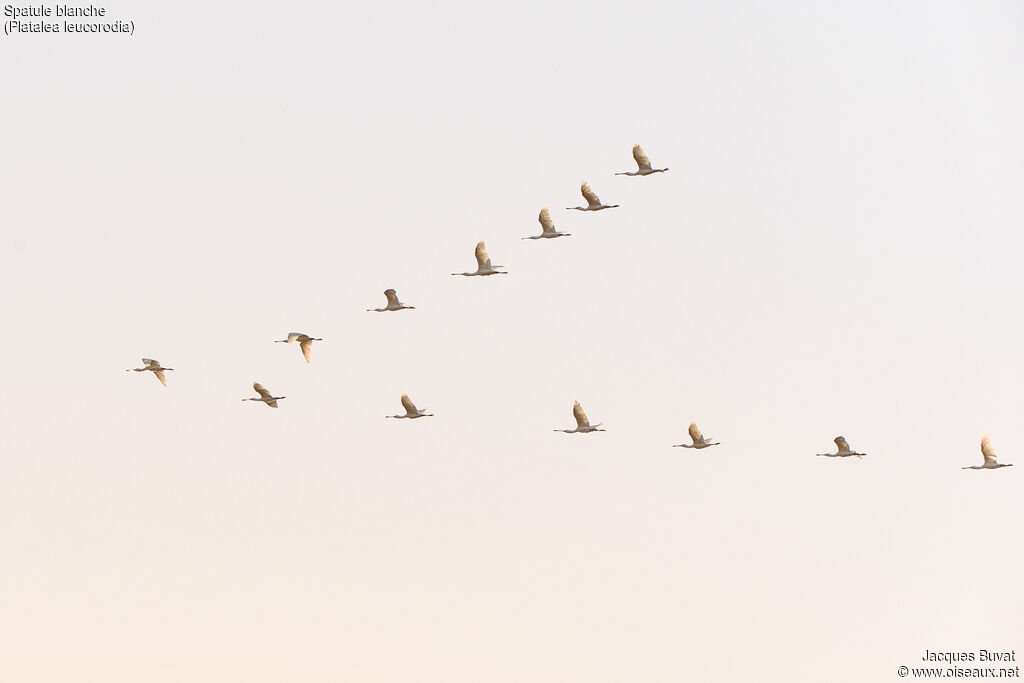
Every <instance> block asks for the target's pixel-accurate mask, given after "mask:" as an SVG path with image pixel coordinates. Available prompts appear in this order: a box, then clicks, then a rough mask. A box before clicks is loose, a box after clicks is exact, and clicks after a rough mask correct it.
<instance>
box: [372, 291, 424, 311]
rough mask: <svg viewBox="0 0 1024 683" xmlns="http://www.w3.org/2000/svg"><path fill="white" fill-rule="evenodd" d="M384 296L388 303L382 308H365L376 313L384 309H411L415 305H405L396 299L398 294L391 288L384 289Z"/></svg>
mask: <svg viewBox="0 0 1024 683" xmlns="http://www.w3.org/2000/svg"><path fill="white" fill-rule="evenodd" d="M384 296H386V297H387V298H388V305H387V306H385V307H384V308H367V309H366V310H368V311H376V312H377V313H383V312H384V311H402V310H405V309H407V308H408V309H413V308H416V307H415V306H406V305H405V304H403V303H402V302H401V301H399V300H398V295H397V294H395V290H393V289H385V290H384Z"/></svg>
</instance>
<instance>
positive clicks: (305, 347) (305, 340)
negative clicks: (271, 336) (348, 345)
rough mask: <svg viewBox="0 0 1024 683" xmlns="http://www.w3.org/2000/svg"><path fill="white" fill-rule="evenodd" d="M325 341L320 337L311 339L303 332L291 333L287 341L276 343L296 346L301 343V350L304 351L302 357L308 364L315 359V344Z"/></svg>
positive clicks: (279, 340) (282, 340)
mask: <svg viewBox="0 0 1024 683" xmlns="http://www.w3.org/2000/svg"><path fill="white" fill-rule="evenodd" d="M315 341H323V339H320V338H318V337H310V336H309V335H306V334H303V333H301V332H289V333H288V338H287V339H277V340H275V341H274V343H275V344H294V343H295V342H299V348H300V349H302V356H303V358H305V359H306V362H307V363H308V362H310V360H312V359H313V342H315Z"/></svg>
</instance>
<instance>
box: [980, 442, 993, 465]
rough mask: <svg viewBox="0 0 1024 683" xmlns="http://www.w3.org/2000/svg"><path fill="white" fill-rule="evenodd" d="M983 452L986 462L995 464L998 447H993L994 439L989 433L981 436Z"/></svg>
mask: <svg viewBox="0 0 1024 683" xmlns="http://www.w3.org/2000/svg"><path fill="white" fill-rule="evenodd" d="M981 454H982V455H983V456H985V464H986V465H989V464H994V463H995V461H996V449H994V448H992V439H990V438H988V434H985V435H984V436H982V437H981Z"/></svg>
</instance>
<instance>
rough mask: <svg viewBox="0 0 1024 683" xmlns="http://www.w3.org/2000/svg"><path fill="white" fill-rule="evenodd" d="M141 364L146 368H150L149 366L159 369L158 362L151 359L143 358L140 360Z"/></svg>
mask: <svg viewBox="0 0 1024 683" xmlns="http://www.w3.org/2000/svg"><path fill="white" fill-rule="evenodd" d="M142 364H143V365H145V366H146V367H147V368H148V367H151V366H152V367H157V368H158V367H160V361H158V360H153V359H152V358H143V359H142Z"/></svg>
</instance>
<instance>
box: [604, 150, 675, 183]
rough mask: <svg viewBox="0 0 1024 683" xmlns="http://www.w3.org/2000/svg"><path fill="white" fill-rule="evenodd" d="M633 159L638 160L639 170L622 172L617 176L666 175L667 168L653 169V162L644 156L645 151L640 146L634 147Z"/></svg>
mask: <svg viewBox="0 0 1024 683" xmlns="http://www.w3.org/2000/svg"><path fill="white" fill-rule="evenodd" d="M633 159H634V160H636V165H637V167H638V169H637V170H636V171H622V172H621V173H616V174H615V175H632V176H636V175H651V174H652V173H664V172H665V171H667V170H668V169H667V168H651V160H650V159H648V158H647V155H646V154H644V150H643V149H641V147H640V145H633Z"/></svg>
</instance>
